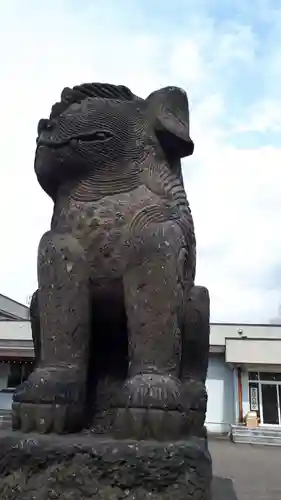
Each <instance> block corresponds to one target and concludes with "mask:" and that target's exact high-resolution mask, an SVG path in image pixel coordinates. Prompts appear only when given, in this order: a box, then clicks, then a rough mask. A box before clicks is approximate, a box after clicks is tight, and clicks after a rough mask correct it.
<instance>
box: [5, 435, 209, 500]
mask: <svg viewBox="0 0 281 500" xmlns="http://www.w3.org/2000/svg"><path fill="white" fill-rule="evenodd" d="M211 479H212V464H211V457H210V454H209V451H208V444H207V440H206V439H205V438H195V437H194V438H190V439H188V440H185V441H178V442H174V443H169V442H166V443H164V442H163V443H161V442H156V441H139V442H138V441H118V440H114V439H112V438H106V437H104V436H102V437H101V436H100V437H99V436H97V435H93V434H86V433H85V434H79V435H77V434H76V435H66V436H57V435H39V434H28V435H26V434H22V433H19V432H10V431H3V432H0V498H1V500H16V499H21V500H31V499H32V500H43V499H44V500H55V499H60V500H63V499H68V500H80V499H81V500H82V499H83V500H90V499H91V500H94V499H95V500H101V499H104V500H119V499H123V498H124V499H127V500H146V499H147V500H148V499H149V500H164V499H167V500H188V499H192V500H210V498H211V493H210V488H211Z"/></svg>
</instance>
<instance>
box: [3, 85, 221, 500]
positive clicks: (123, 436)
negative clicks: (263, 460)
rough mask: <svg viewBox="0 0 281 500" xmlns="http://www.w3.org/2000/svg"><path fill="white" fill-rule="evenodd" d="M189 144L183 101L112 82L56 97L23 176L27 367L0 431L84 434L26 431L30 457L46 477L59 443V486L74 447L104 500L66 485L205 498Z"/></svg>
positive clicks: (203, 350) (175, 91)
mask: <svg viewBox="0 0 281 500" xmlns="http://www.w3.org/2000/svg"><path fill="white" fill-rule="evenodd" d="M193 149H194V146H193V142H192V140H191V139H190V135H189V109H188V99H187V96H186V93H185V92H184V91H183V90H181V89H179V88H177V87H166V88H163V89H161V90H158V91H156V92H153V93H152V94H151V95H149V96H148V97H147V98H146V99H141V98H139V97H137V96H136V95H134V94H133V93H132V92H131V91H130V90H129V89H128V88H126V87H124V86H115V85H109V84H100V83H94V84H83V85H80V86H76V87H74V88H73V89H70V88H66V89H64V90H63V92H62V95H61V101H60V102H59V103H57V104H55V105H54V106H53V107H52V111H51V114H50V118H49V119H42V120H40V121H39V124H38V137H37V148H36V155H35V172H36V175H37V178H38V181H39V183H40V185H41V186H42V188H43V189H44V190H45V192H46V193H47V194H48V195H49V196H50V197H51V198H52V199H53V201H54V212H53V217H52V222H51V229H50V230H49V231H47V232H46V233H45V234H44V235H43V236H42V238H41V241H40V244H39V250H38V285H39V286H38V290H37V291H36V292H35V294H34V295H33V298H32V302H31V326H32V335H33V340H34V347H35V358H36V362H35V369H34V371H33V373H32V374H31V375H30V376H29V378H28V380H27V381H25V382H24V383H23V384H22V385H21V386H20V387H18V388H17V390H16V392H15V394H14V402H13V429H14V430H17V431H18V432H19V435H22V433H27V432H29V433H30V432H39V433H41V434H48V433H56V434H69V433H74V432H78V431H81V430H83V429H84V431H83V432H84V433H85V432H87V433H88V434H87V436H90V437H88V438H87V440H86V442H83V439H82V436H83V434H80V437H79V436H78V437H76V438H75V436H73V437H71V436H65V437H63V438H62V437H61V438H58V437H57V438H55V437H54V436H53V434H50V435H49V437H48V436H45V437H44V436H42V437H41V438H38V437H37V445H36V446H35V445H34V446H35V448H34V447H33V451H34V456H36V457H37V458H38V456H39V455H40V456H41V459H40V460H41V462H42V460H43V461H44V460H45V462H46V463H48V467H51V466H52V464H53V461H54V458H52V459H50V460H49V458H48V457H54V456H56V457H58V448H59V447H62V448H64V452H63V453H62V455H61V456H60V460H59V462H60V464H62V463H64V467H65V468H64V472H65V474H66V476H67V474H68V472H67V470H68V469H67V468H69V467H70V468H71V467H72V466H73V467H74V469H73V470H76V469H75V467H76V466H74V465H70V462H71V461H70V462H69V460H68V461H67V460H66V459H64V458H63V457H64V456H67V453H66V448H67V450H68V452H69V450H72V453H73V450H74V448H75V443H76V445H77V442H79V443H80V450H81V457H82V458H81V460H82V462H81V463H80V462H79V460H80V459H78V458H77V460H78V462H79V464H80V465H79V467H80V468H81V467H82V465H81V464H84V465H83V466H84V469H85V470H86V469H87V470H89V471H90V470H91V467H92V468H93V470H96V468H97V463H96V460H102V462H103V465H101V462H99V463H100V470H103V474H105V472H104V470H107V471H108V472H107V474H108V479H107V484H108V485H110V484H111V481H112V480H113V479H112V477H113V476H112V474H113V473H112V471H111V469H112V467H113V470H116V468H118V469H119V472H118V473H117V472H116V473H115V475H116V477H117V476H118V480H117V479H116V482H115V483H114V484H115V486H116V488H117V489H118V491H119V490H120V491H121V493H122V492H123V493H122V495H123V496H122V495H121V493H120V495H119V493H118V494H117V493H116V492H115V493H114V492H113V490H112V491H111V494H112V495H115V496H110V495H109V494H108V496H106V495H105V496H103V495H104V493H101V491H102V489H103V486H102V484H103V482H102V479H101V478H100V479H99V473H96V472H93V476H95V479H93V478H92V484H96V486H97V492H98V491H99V490H100V491H99V493H95V495H97V496H85V493H83V494H82V493H81V492H82V489H81V491H80V493H79V494H80V497H81V498H108V499H109V498H116V499H117V498H131V499H133V498H139V499H140V498H151V499H152V498H153V499H154V498H155V499H160V498H161V499H162V498H163V499H164V498H172V497H174V498H175V499H179V500H180V499H183V498H193V499H198V500H199V499H202V500H207V499H208V500H209V498H210V496H209V495H210V492H209V491H210V479H211V461H210V457H209V454H208V448H207V440H206V433H205V428H204V420H205V412H206V401H207V397H206V391H205V379H206V372H207V365H208V350H209V295H208V291H207V289H205V288H203V287H197V286H195V285H194V278H195V267H196V241H195V234H194V225H193V219H192V215H191V211H190V207H189V204H188V201H187V198H186V194H185V190H184V186H183V180H182V172H181V158H183V157H186V156H189V155H191V154H192V153H193ZM85 429H86V430H85ZM18 432H16V433H14V436H16V435H18ZM30 435H31V434H29V436H30ZM37 436H38V434H37ZM52 436H53V437H52ZM76 436H77V435H76ZM97 436H100V437H99V438H97ZM109 436H112V437H111V441H110V443H111V444H107V445H106V444H103V443H108V441H106V439H107V440H108V439H109ZM14 439H15V437H14ZM48 439H49V440H51V442H50V441H48ZM84 439H85V438H84ZM89 439H92V440H94V443H95V444H93V445H92V448H91V449H92V450H93V448H95V450H96V451H95V452H93V451H92V455H93V454H94V455H95V457H96V458H95V459H94V460H93V459H91V458H89V453H90V452H89V449H88V448H89V446H90V445H89V443H88V442H87V441H88V440H89ZM97 439H101V440H102V441H97ZM44 440H45V441H44ZM46 440H47V442H48V443H49V445H48V446H49V452H48V453H49V455H48V453H47V451H46V445H45V444H44V443H46ZM61 440H63V441H61ZM81 440H82V441H81ZM104 440H105V442H104ZM124 440H126V441H124ZM127 440H131V443H132V444H131V445H130V446H131V448H130V446H129V447H128V444H125V443H128V441H127ZM167 442H169V443H170V444H169V445H168V444H167ZM50 443H51V444H50ZM62 443H63V444H62ZM122 443H123V444H122ZM26 446H27V445H26ZM28 446H30V442H29V445H28ZM50 446H51V448H52V447H53V448H52V449H53V452H51V451H50V449H51V448H50ZM87 447H88V448H87ZM108 447H109V448H110V451H109V448H108ZM169 447H170V448H169ZM60 449H61V448H60ZM114 450H115V451H114ZM116 450H117V451H116ZM24 453H26V454H27V455H28V453H29V454H30V451H28V450H27V449H25V451H21V454H22V456H21V459H22V460H25V459H26V457H25V455H24ZM52 453H53V454H52ZM114 453H115V455H114ZM90 455H91V453H90ZM105 456H106V458H105ZM24 457H25V458H24ZM42 457H45V458H44V459H43V458H42ZM83 457H84V458H83ZM85 457H88V458H85ZM97 457H99V458H97ZM114 457H115V458H114ZM188 457H189V458H188ZM192 457H193V458H192ZM38 460H39V459H38ZM40 460H39V461H40ZM48 460H49V462H48ZM56 460H57V459H56ZM71 460H72V462H73V460H74V458H73V457H72V459H71ZM91 460H92V461H91ZM131 460H133V462H134V464H135V465H134V471H131V472H130V473H129V472H128V470H127V469H128V467H129V466H128V463H130V461H131ZM65 461H67V464H66V463H65ZM104 461H105V462H106V463H107V465H106V464H105V465H104ZM72 462H71V463H72ZM76 462H77V461H76ZM76 462H75V463H76ZM78 462H77V464H78ZM56 463H57V464H58V460H57V462H56ZM73 463H74V462H73ZM91 464H92V465H91ZM149 464H150V465H149ZM46 467H47V465H46ZM150 467H152V469H150ZM161 467H162V468H164V469H166V473H165V474H164V475H163V474H160V473H159V470H160V469H161ZM82 468H83V467H82ZM104 468H105V469H104ZM71 470H72V469H71ZM77 470H78V469H77ZM110 471H111V472H110ZM157 471H158V472H157ZM191 471H193V472H192V473H191ZM0 472H1V471H0ZM76 474H77V471H76ZM85 474H86V473H85ZM89 474H90V472H89ZM128 474H129V476H128ZM86 475H87V474H86ZM63 477H64V476H63V475H62V476H61V481H62V483H64V479H62V478H63ZM103 477H105V476H103ZM128 477H129V479H128ZM125 478H127V479H125ZM157 478H158V479H157ZM33 480H34V481H35V483H36V479H35V476H33ZM37 480H38V478H37ZM57 481H58V483H59V482H60V480H59V479H58V478H57ZM65 481H67V480H66V479H65ZM82 482H83V481H82ZM35 483H34V484H35ZM117 483H118V484H117ZM30 484H31V483H30ZM30 488H31V486H30ZM190 488H191V489H192V488H193V490H192V491H193V492H192V493H191V489H190ZM77 491H78V490H77ZM116 491H117V490H116ZM124 491H127V494H126V495H127V496H126V495H125V494H124ZM130 491H132V493H130ZM141 491H143V492H142V493H140V492H141ZM0 493H1V485H0ZM160 493H161V494H160ZM77 494H78V493H77ZM91 494H92V495H94V493H93V491H92V493H91ZM130 494H131V495H133V494H134V495H136V496H130ZM118 495H119V496H118ZM124 495H125V496H124ZM137 495H139V496H137ZM149 495H152V496H149ZM153 495H154V496H153ZM1 498H2V496H1ZM3 498H4V497H3ZM7 498H10V497H7ZM11 498H12V497H11ZM34 498H38V499H39V498H41V497H39V496H37V497H34ZM42 498H43V496H42ZM44 498H58V497H56V496H54V497H51V496H50V497H49V496H48V497H47V496H45V497H44ZM59 498H63V497H62V496H60V497H59ZM65 498H68V497H65ZM73 498H74V497H73ZM75 498H76V497H75ZM77 498H78V496H77Z"/></svg>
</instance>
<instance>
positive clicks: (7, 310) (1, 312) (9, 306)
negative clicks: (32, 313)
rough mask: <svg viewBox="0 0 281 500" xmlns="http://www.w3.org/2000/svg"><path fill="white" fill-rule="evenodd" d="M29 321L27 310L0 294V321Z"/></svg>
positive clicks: (25, 307)
mask: <svg viewBox="0 0 281 500" xmlns="http://www.w3.org/2000/svg"><path fill="white" fill-rule="evenodd" d="M9 319H10V320H17V319H24V320H26V319H29V308H28V307H27V306H25V305H23V304H20V303H19V302H17V301H15V300H13V299H10V298H9V297H6V295H3V294H1V293H0V321H1V320H9Z"/></svg>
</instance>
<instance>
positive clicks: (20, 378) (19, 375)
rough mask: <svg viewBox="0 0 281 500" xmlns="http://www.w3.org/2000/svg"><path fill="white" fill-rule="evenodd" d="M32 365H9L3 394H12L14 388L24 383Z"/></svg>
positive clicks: (14, 363) (13, 363)
mask: <svg viewBox="0 0 281 500" xmlns="http://www.w3.org/2000/svg"><path fill="white" fill-rule="evenodd" d="M32 369H33V365H32V363H19V362H18V363H17V362H11V363H9V370H8V377H7V385H6V389H3V390H4V392H13V391H14V390H15V388H16V387H17V386H18V385H20V384H21V383H22V382H24V381H25V380H26V379H27V377H28V376H29V374H30V373H31V372H32Z"/></svg>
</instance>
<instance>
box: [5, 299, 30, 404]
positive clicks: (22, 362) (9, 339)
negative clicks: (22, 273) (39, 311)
mask: <svg viewBox="0 0 281 500" xmlns="http://www.w3.org/2000/svg"><path fill="white" fill-rule="evenodd" d="M21 325H25V326H26V331H25V332H23V330H22V327H21ZM29 335H30V323H29V308H28V307H27V306H24V305H23V304H20V303H19V302H16V301H15V300H12V299H10V298H8V297H6V296H5V295H2V294H0V412H3V411H5V410H10V408H11V404H12V397H13V391H14V388H15V387H16V386H17V384H18V382H20V381H21V379H22V378H23V377H24V376H25V374H27V373H28V372H29V371H30V370H32V366H33V347H32V342H30V339H29ZM21 345H26V346H28V348H27V350H26V351H25V350H24V349H21Z"/></svg>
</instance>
